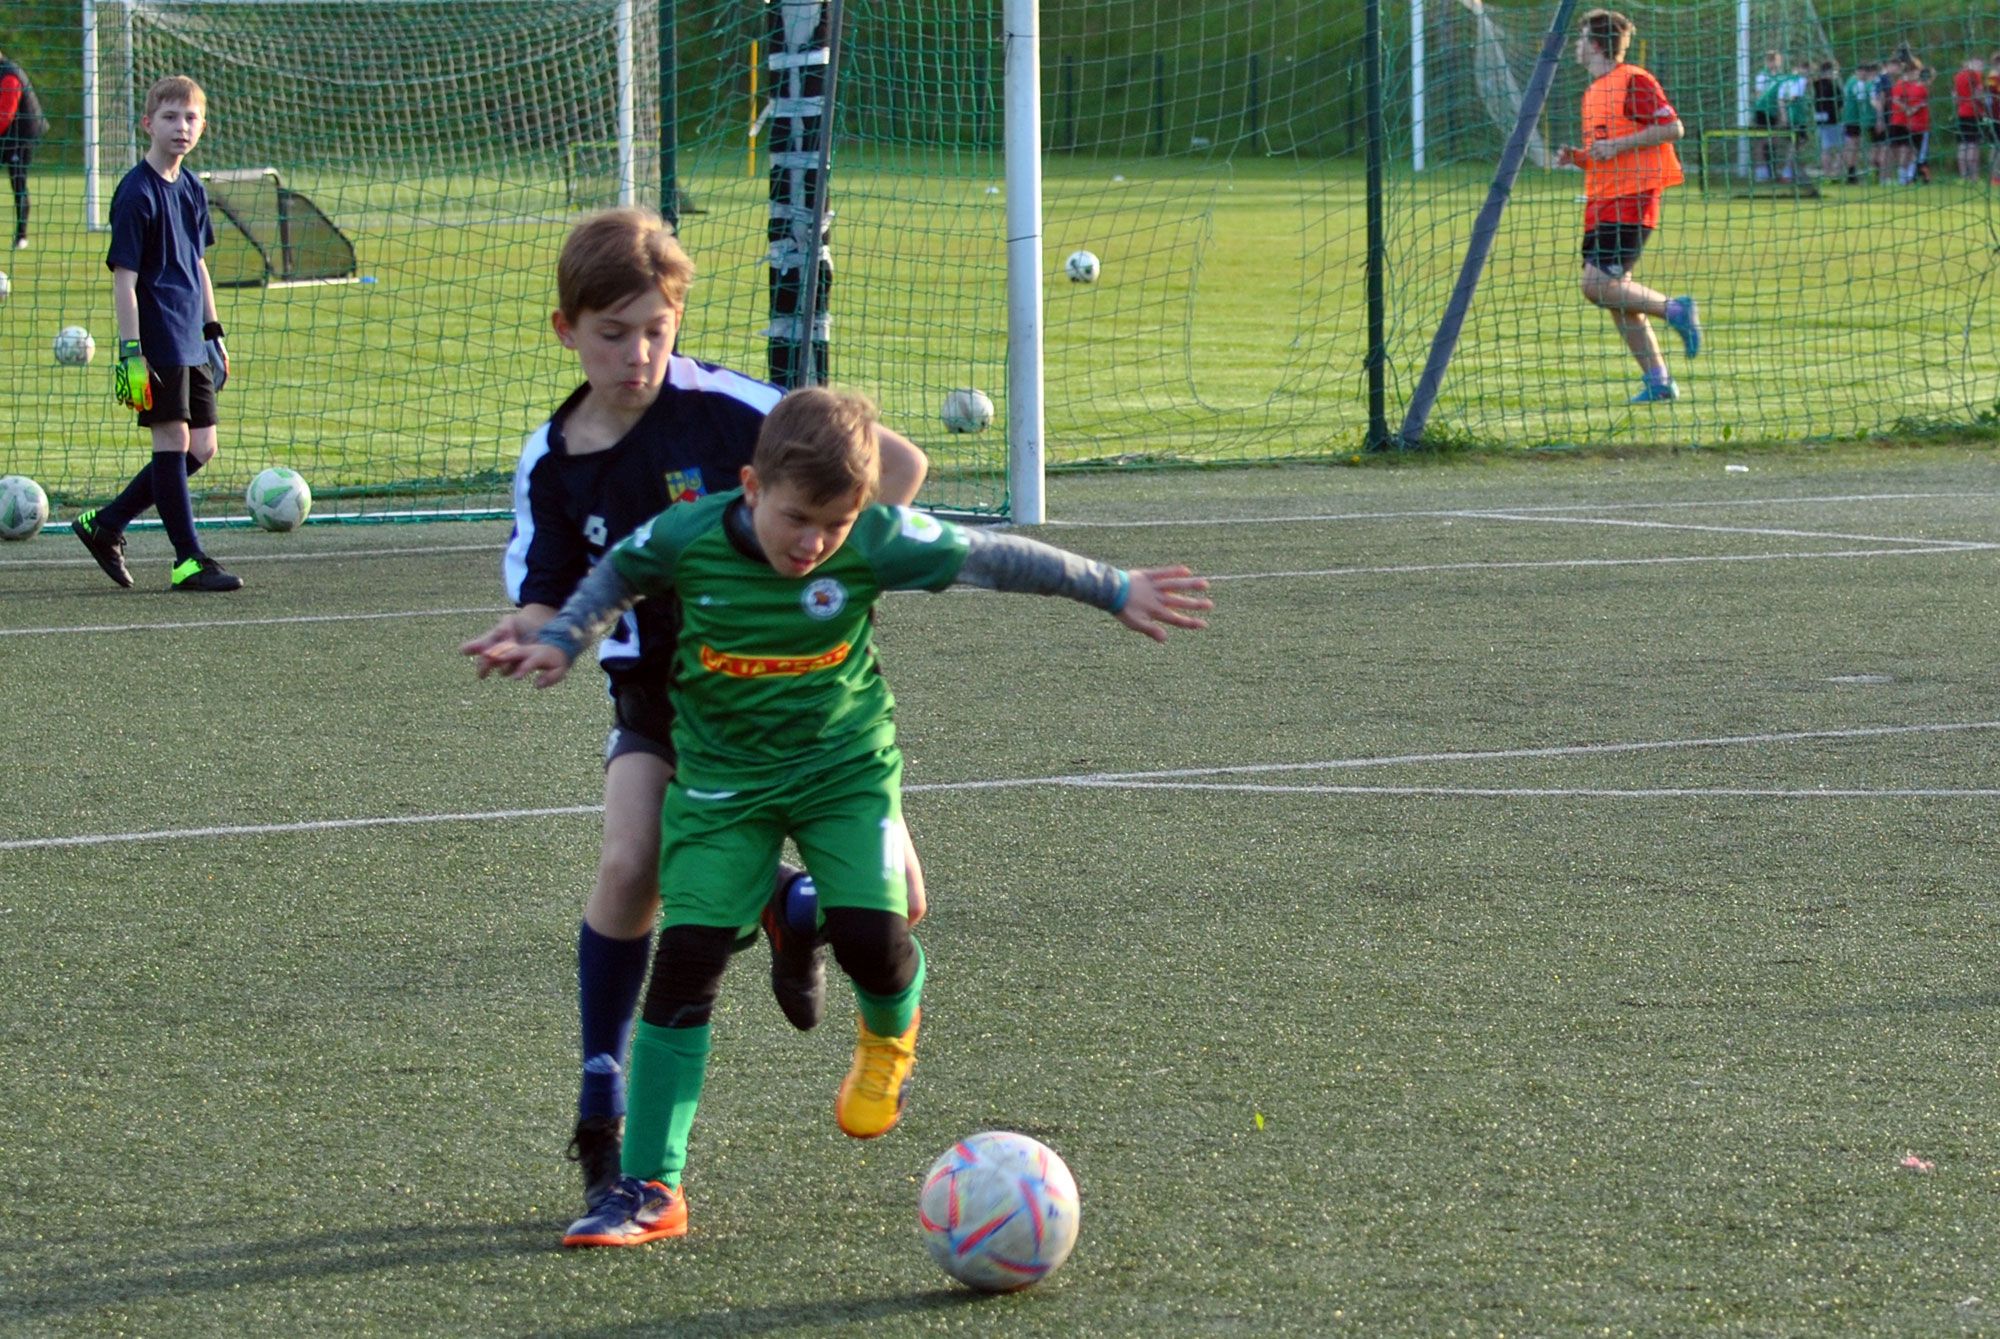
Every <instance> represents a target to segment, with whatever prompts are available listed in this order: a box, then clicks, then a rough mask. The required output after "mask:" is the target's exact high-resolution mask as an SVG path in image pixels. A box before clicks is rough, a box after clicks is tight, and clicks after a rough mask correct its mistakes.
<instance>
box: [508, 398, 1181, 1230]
mask: <svg viewBox="0 0 2000 1339" xmlns="http://www.w3.org/2000/svg"><path fill="white" fill-rule="evenodd" d="M874 426H875V419H874V409H873V407H872V406H871V405H870V404H869V403H868V402H867V401H866V400H864V399H862V398H861V397H859V396H855V395H849V394H843V393H841V392H836V391H830V390H826V389H823V388H816V387H815V388H807V389H805V390H799V391H794V392H792V393H791V394H789V395H787V396H786V397H785V398H784V399H783V400H781V401H780V402H779V403H778V405H777V407H776V408H774V409H773V410H772V411H771V413H770V414H769V416H768V417H766V418H765V420H764V425H763V428H762V430H761V431H760V432H759V434H758V438H757V448H756V452H755V455H754V457H753V459H752V462H751V464H750V466H749V467H748V468H746V469H745V470H744V471H743V485H742V487H741V488H740V489H734V490H731V491H729V492H726V493H719V494H716V495H714V496H711V497H707V498H704V499H702V500H700V501H698V502H696V503H694V504H693V505H690V506H681V507H674V508H672V509H670V510H668V511H667V512H665V513H663V514H662V515H660V516H657V517H655V518H654V519H652V520H651V521H648V522H647V523H646V524H645V525H642V526H640V527H639V528H638V529H637V530H636V531H634V532H633V533H632V535H631V536H630V537H629V538H627V539H626V540H625V541H624V542H623V543H621V544H619V545H618V546H617V547H616V548H614V549H613V550H612V551H611V553H610V554H609V555H608V556H607V559H606V561H604V562H601V563H599V564H598V565H597V566H596V568H594V569H593V570H592V571H591V574H590V575H589V576H588V577H586V578H585V579H584V581H583V584H582V585H581V586H579V587H578V588H577V591H576V593H575V594H574V595H572V596H571V597H570V599H569V600H568V602H567V603H566V604H564V606H563V608H562V609H561V611H560V612H558V613H557V614H556V616H555V617H554V618H552V619H550V620H549V621H548V622H547V623H546V624H544V625H543V626H542V628H541V630H540V632H539V634H538V636H537V639H536V641H535V642H533V643H531V644H527V645H521V644H510V645H506V646H499V647H495V648H493V649H492V650H490V651H488V652H487V653H486V660H487V662H488V663H489V664H490V665H491V666H492V667H493V668H496V669H501V670H504V671H506V672H507V673H508V674H509V675H511V676H512V677H514V678H522V677H528V676H533V677H534V678H535V681H536V683H537V685H538V686H540V687H548V686H550V685H552V684H554V683H557V682H559V681H560V680H561V679H562V678H563V676H564V675H565V674H566V673H567V672H568V670H569V667H570V665H571V664H572V663H573V662H574V661H575V659H576V657H577V656H578V655H580V654H581V653H582V651H583V649H584V648H585V647H586V646H587V645H589V643H590V642H591V641H592V640H594V639H595V637H596V636H597V635H598V634H599V633H600V632H601V631H602V630H603V629H605V628H606V627H609V626H611V625H612V624H613V623H614V622H615V621H616V620H618V619H620V618H622V617H623V616H624V614H625V612H626V611H627V610H629V609H630V608H632V607H633V606H634V604H636V603H637V602H639V601H640V600H642V599H648V598H659V597H662V596H666V595H677V596H678V597H679V600H680V607H681V610H682V612H683V623H682V627H681V632H680V638H679V643H678V651H677V663H678V673H677V675H676V677H675V680H674V688H673V697H674V705H675V708H676V711H675V716H674V745H675V748H676V750H677V751H678V753H679V757H680V762H679V768H678V770H677V772H676V774H675V776H674V779H673V782H672V784H671V785H670V786H669V787H668V789H667V796H666V803H665V805H664V807H663V809H662V812H661V845H662V854H661V857H660V897H661V917H660V920H661V928H660V933H659V947H658V949H657V951H656V953H655V957H654V961H653V973H652V979H651V981H650V983H649V985H648V987H647V991H646V1002H645V1008H644V1012H643V1015H642V1019H641V1022H640V1024H639V1029H638V1035H637V1037H636V1038H635V1039H634V1041H633V1045H632V1073H631V1096H630V1099H629V1109H628V1114H627V1120H626V1135H625V1146H624V1173H625V1175H624V1177H623V1179H622V1180H621V1181H620V1182H619V1183H618V1185H617V1186H616V1187H615V1188H614V1189H613V1190H612V1191H611V1192H610V1193H609V1194H607V1195H605V1196H604V1197H602V1198H601V1199H600V1200H599V1201H598V1202H597V1205H596V1206H595V1208H594V1211H593V1212H592V1213H590V1214H588V1215H586V1216H585V1217H584V1218H582V1219H580V1220H578V1221H577V1222H576V1223H575V1224H574V1225H573V1226H572V1227H571V1228H570V1231H569V1234H568V1236H567V1237H565V1239H564V1241H565V1244H567V1245H571V1246H633V1245H638V1244H640V1243H642V1242H647V1241H653V1240H656V1239H658V1238H661V1237H671V1236H680V1235H682V1234H683V1233H685V1232H686V1231H687V1201H686V1197H685V1195H684V1193H683V1191H682V1188H681V1174H682V1171H683V1169H684V1168H685V1166H686V1163H687V1147H688V1135H689V1132H690V1130H691V1129H692V1127H693V1123H694V1116H695V1108H696V1105H697V1103H698V1102H699V1100H700V1097H701V1089H702V1080H703V1076H704V1072H705V1070H706V1068H707V1064H708V1054H709V1015H710V1010H711V1009H712V1007H713V1006H714V1003H715V999H716V995H717V992H718V990H719V989H720V986H721V982H722V975H723V970H724V968H725V966H726V965H727V963H728V961H729V955H730V949H731V946H732V945H733V944H734V943H735V942H736V941H737V939H738V937H739V936H740V935H742V934H743V933H744V932H745V931H747V930H749V929H751V928H753V927H754V926H756V924H757V923H758V919H759V915H760V913H761V912H762V910H763V908H764V906H765V903H766V899H767V898H768V896H769V894H770V890H771V876H772V872H773V870H775V869H776V867H777V863H778V854H779V849H780V847H781V846H782V844H783V843H784V840H785V839H786V838H787V837H790V838H791V839H792V840H793V841H794V842H795V843H797V845H798V848H799V850H800V852H801V854H803V856H804V857H805V863H806V866H807V868H808V869H809V870H810V871H811V873H812V876H813V878H814V880H815V881H816V882H817V883H818V885H819V908H820V917H821V921H822V924H823V927H824V930H825V933H826V937H827V940H828V942H829V943H830V944H831V945H832V948H833V955H834V959H835V961H836V962H838V963H839V965H840V968H841V970H842V971H843V972H845V973H846V974H847V976H848V977H849V978H850V979H851V981H852V982H853V985H854V993H855V997H856V1000H857V1002H858V1005H859V1013H860V1037H859V1041H858V1043H857V1044H856V1046H855V1049H854V1061H853V1064H852V1066H851V1067H850V1069H849V1070H848V1073H847V1077H846V1079H845V1080H844V1081H843V1082H842V1083H841V1085H840V1089H839V1093H838V1095H837V1097H836V1099H835V1105H834V1112H835V1119H836V1120H837V1122H838V1124H839V1126H840V1128H841V1129H842V1130H843V1131H844V1132H846V1133H847V1134H848V1135H851V1136H853V1137H855V1138H858V1139H869V1138H873V1137H875V1136H877V1135H880V1134H883V1133H885V1132H887V1131H888V1130H889V1129H890V1128H891V1127H892V1126H894V1125H895V1124H896V1122H897V1120H898V1119H899V1118H900V1117H901V1115H902V1110H903V1103H904V1099H905V1097H906V1095H907V1091H908V1086H909V1080H910V1075H911V1070H912V1068H913V1067H914V1065H915V1063H916V1041H917V1026H918V1019H919V1017H920V1009H919V1003H920V996H921V993H922V989H923V980H924V956H923V951H922V949H921V948H920V947H919V946H918V944H917V942H916V940H915V939H913V938H912V937H911V935H910V930H909V923H908V920H907V918H906V917H905V914H904V911H905V897H906V892H905V882H904V879H905V876H904V867H903V866H904V850H905V846H904V837H903V821H902V793H901V791H902V787H901V779H902V755H901V753H900V752H899V751H898V750H897V747H896V735H895V725H894V718H893V708H894V700H893V698H892V697H891V696H890V693H889V689H888V686H887V684H886V683H885V682H884V680H883V678H882V676H881V673H880V670H879V669H878V667H877V664H876V657H875V650H874V646H873V644H872V641H871V637H870V616H871V614H872V611H873V609H874V606H875V603H876V601H877V600H878V599H880V598H881V596H882V595H883V594H884V593H885V592H887V591H890V590H932V591H936V590H943V589H944V588H945V587H947V586H950V585H952V584H954V583H957V584H961V585H971V586H981V587H986V588H988V589H996V590H1013V591H1028V592H1035V593H1040V594H1048V595H1063V596H1067V597H1068V598H1070V599H1073V600H1079V601H1082V602H1084V603H1087V604H1093V605H1096V606H1097V607H1098V608H1100V609H1103V610H1106V611H1107V612H1109V613H1110V614H1112V615H1113V617H1115V618H1116V619H1117V620H1118V621H1119V622H1121V623H1123V624H1125V625H1126V626H1127V627H1129V628H1132V629H1134V630H1136V631H1139V632H1143V633H1145V634H1146V635H1147V636H1150V637H1152V638H1154V639H1155V640H1160V641H1164V640H1165V639H1166V635H1167V629H1168V628H1170V627H1179V628H1199V627H1202V626H1204V625H1203V623H1202V621H1201V620H1200V619H1199V618H1198V617H1196V613H1197V612H1198V611H1200V610H1204V609H1207V608H1209V607H1210V604H1209V601H1208V600H1207V598H1206V597H1204V596H1202V595H1200V594H1199V593H1198V592H1200V591H1202V590H1204V589H1206V587H1207V582H1206V581H1204V580H1202V579H1201V578H1199V577H1194V576H1191V575H1189V574H1188V571H1187V569H1186V568H1182V567H1170V568H1155V569H1150V570H1142V571H1132V572H1125V571H1121V570H1119V569H1117V568H1114V567H1110V566H1107V565H1105V564H1102V563H1096V562H1091V561H1089V560H1087V559H1084V558H1080V557H1078V556H1076V555H1075V554H1071V553H1066V552H1064V551H1062V550H1060V549H1055V548H1051V547H1049V546H1047V545H1044V544H1039V543H1036V542H1035V541H1032V540H1028V539H1024V538H1020V537H1018V536H1012V535H994V534H988V533H984V532H981V531H976V530H970V529H964V528H961V527H959V526H956V525H951V524H947V523H944V522H940V521H937V520H934V519H932V518H931V517H930V516H927V515H925V514H924V513H922V512H917V511H911V510H909V509H908V508H903V507H887V506H881V505H877V504H874V503H873V501H872V499H873V498H874V496H875V492H876V486H877V478H878V472H879V465H878V459H877V456H878V447H877V439H876V434H875V431H874Z"/></svg>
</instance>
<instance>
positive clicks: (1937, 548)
mask: <svg viewBox="0 0 2000 1339" xmlns="http://www.w3.org/2000/svg"><path fill="white" fill-rule="evenodd" d="M1908 542H1909V543H1910V544H1912V545H1921V546H1922V547H1912V548H1897V549H1821V550H1818V551H1807V552H1787V553H1706V554H1676V555H1669V556H1664V557H1662V556H1655V557H1650V558H1536V559H1517V560H1499V559H1478V560H1472V561H1467V562H1459V563H1385V564H1382V565H1380V566H1374V567H1316V568H1299V569H1295V570H1292V571H1283V572H1219V573H1212V574H1208V580H1209V581H1211V582H1223V581H1285V580H1295V579H1302V578H1306V577H1350V576H1411V575H1418V574H1421V573H1426V572H1510V571H1533V570H1537V569H1541V568H1569V569H1578V570H1581V569H1587V568H1598V567H1671V566H1677V565H1684V564H1689V563H1767V562H1803V561H1805V560H1808V559H1813V558H1840V559H1848V558H1907V557H1912V556H1919V557H1922V556H1931V555H1936V554H1959V553H1987V552H1992V551H1994V550H1996V549H2000V544H1975V543H1972V542H1970V541H1963V542H1962V541H1957V540H1949V541H1938V542H1936V543H1926V542H1925V541H1921V540H1911V541H1908ZM953 590H954V592H955V593H974V594H990V593H991V592H987V591H979V590H976V589H975V588H971V587H954V588H953ZM888 593H889V594H891V595H915V594H920V593H921V592H917V591H890V592H888ZM506 612H507V608H506V606H499V605H494V606H486V607H481V608H472V609H399V610H391V611H388V612H385V613H371V614H294V615H288V616H283V617H273V618H218V619H200V620H189V621H185V622H166V623H98V624H88V625H82V626H62V627H41V628H0V637H60V636H65V635H71V636H73V635H78V634H83V633H111V632H174V631H177V630H179V629H182V628H251V627H267V626H270V625H272V624H281V623H359V622H368V621H370V620H373V619H390V618H441V617H446V616H461V615H465V614H502V613H506Z"/></svg>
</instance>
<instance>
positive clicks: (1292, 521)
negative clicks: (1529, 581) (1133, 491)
mask: <svg viewBox="0 0 2000 1339" xmlns="http://www.w3.org/2000/svg"><path fill="white" fill-rule="evenodd" d="M1995 497H2000V493H1983V492H1975V493H1836V494H1828V495H1825V496H1820V497H1749V498H1745V497H1729V498H1706V499H1699V498H1698V499H1693V500H1686V499H1683V500H1677V501H1673V502H1546V503H1536V504H1530V505H1527V506H1520V507H1509V506H1496V507H1425V508H1420V509H1416V510H1411V511H1337V512H1313V513H1308V514H1306V515H1303V516H1198V517H1180V518H1176V519H1172V520H1158V521H1089V520H1077V521H1072V520H1056V521H1047V522H1044V526H1045V527H1070V528H1074V529H1084V530H1146V529H1159V530H1167V529H1183V528H1192V527H1198V526H1216V525H1313V524H1322V523H1325V522H1328V521H1405V520H1423V519H1446V520H1449V519H1453V518H1456V517H1461V516H1480V515H1485V514H1488V513H1491V512H1522V513H1548V514H1557V513H1562V512H1574V511H1668V510H1700V509H1705V508H1709V507H1788V506H1812V505H1825V504H1829V503H1832V504H1847V503H1855V502H1935V501H1951V502H1963V501H1971V500H1974V499H1982V498H1995Z"/></svg>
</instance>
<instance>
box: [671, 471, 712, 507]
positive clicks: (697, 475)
mask: <svg viewBox="0 0 2000 1339" xmlns="http://www.w3.org/2000/svg"><path fill="white" fill-rule="evenodd" d="M661 482H662V483H664V484H665V485H666V486H667V501H668V503H669V504H672V503H675V502H693V501H694V500H695V499H696V498H704V497H707V496H708V489H707V488H706V487H705V486H704V485H703V484H702V482H701V471H700V470H668V471H667V472H666V474H665V475H664V476H662V478H661Z"/></svg>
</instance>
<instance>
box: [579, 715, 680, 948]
mask: <svg viewBox="0 0 2000 1339" xmlns="http://www.w3.org/2000/svg"><path fill="white" fill-rule="evenodd" d="M673 776H674V769H673V767H672V766H671V765H670V764H669V763H668V762H667V760H666V759H665V758H661V757H658V756H656V755H654V754H651V753H624V754H620V755H619V756H618V757H616V758H614V759H612V760H611V765H610V766H609V767H607V768H605V769H604V844H603V846H602V847H601V848H600V850H599V852H598V857H597V882H596V884H595V885H593V886H592V888H591V890H590V900H589V901H588V902H586V903H585V904H584V908H583V920H584V924H586V925H588V926H589V927H590V928H591V929H593V930H595V931H596V932H597V933H598V934H601V935H603V936H604V937H605V938H607V939H637V938H639V937H640V936H642V935H646V934H650V933H651V932H652V929H653V921H654V920H655V919H656V918H657V917H658V916H659V914H660V804H661V802H662V801H663V800H664V799H666V795H667V783H668V782H669V781H671V780H673Z"/></svg>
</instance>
